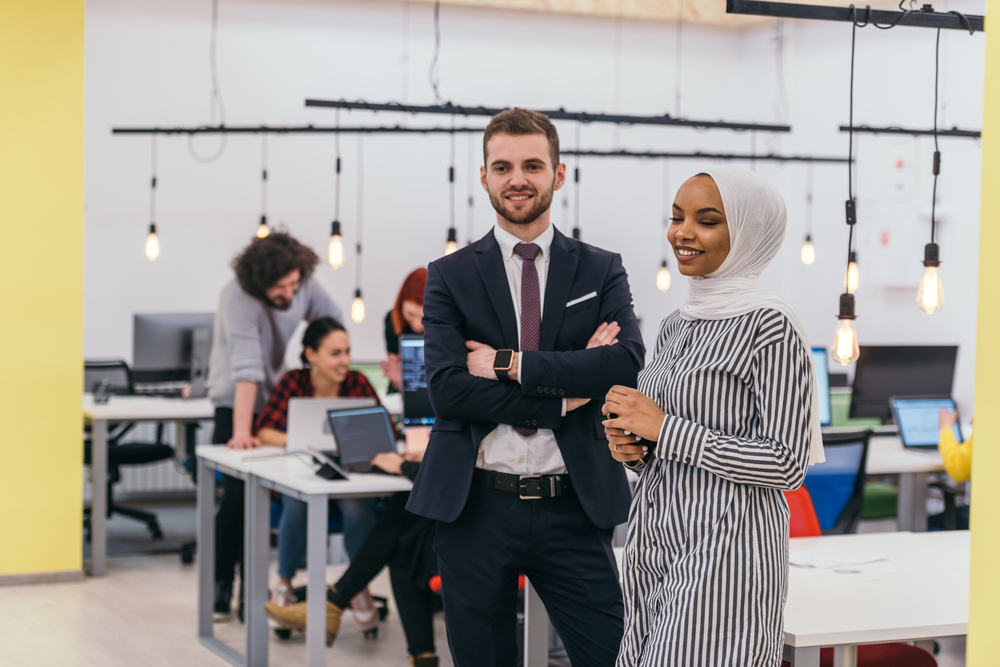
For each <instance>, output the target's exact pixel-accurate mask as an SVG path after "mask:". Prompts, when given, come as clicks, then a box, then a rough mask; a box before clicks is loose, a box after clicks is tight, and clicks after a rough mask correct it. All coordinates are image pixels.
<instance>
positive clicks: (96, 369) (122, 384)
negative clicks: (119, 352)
mask: <svg viewBox="0 0 1000 667" xmlns="http://www.w3.org/2000/svg"><path fill="white" fill-rule="evenodd" d="M105 380H107V382H108V387H107V391H108V393H110V394H131V393H133V392H132V373H131V372H130V371H129V369H128V364H126V363H125V362H124V361H121V360H109V361H84V362H83V390H84V391H85V392H88V391H89V392H93V391H95V390H96V389H97V388H98V387H100V386H101V383H102V382H104V381H105Z"/></svg>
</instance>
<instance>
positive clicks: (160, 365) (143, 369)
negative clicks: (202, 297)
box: [132, 313, 215, 396]
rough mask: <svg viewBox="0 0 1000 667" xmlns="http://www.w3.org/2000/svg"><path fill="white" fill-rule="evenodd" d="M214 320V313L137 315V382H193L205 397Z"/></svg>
mask: <svg viewBox="0 0 1000 667" xmlns="http://www.w3.org/2000/svg"><path fill="white" fill-rule="evenodd" d="M214 323H215V314H214V313H155V314H136V315H134V316H133V338H132V371H133V378H134V379H135V381H137V382H183V381H190V382H191V385H192V390H191V395H192V396H199V395H201V396H204V383H205V380H206V379H207V377H208V357H209V355H210V354H211V352H212V327H213V325H214Z"/></svg>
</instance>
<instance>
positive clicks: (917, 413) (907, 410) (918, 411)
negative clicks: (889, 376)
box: [891, 398, 962, 447]
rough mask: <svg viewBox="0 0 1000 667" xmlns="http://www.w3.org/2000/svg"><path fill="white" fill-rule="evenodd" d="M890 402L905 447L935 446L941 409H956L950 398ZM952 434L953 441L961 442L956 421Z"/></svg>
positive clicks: (904, 399)
mask: <svg viewBox="0 0 1000 667" xmlns="http://www.w3.org/2000/svg"><path fill="white" fill-rule="evenodd" d="M891 402H892V411H893V413H894V414H895V415H896V424H897V425H898V426H899V436H900V438H902V440H903V444H904V445H905V446H907V447H935V446H937V444H938V432H939V428H938V420H939V416H940V412H941V408H945V409H946V410H952V411H954V410H955V409H956V407H955V401H954V400H952V399H950V398H893V399H892V401H891ZM954 432H955V440H956V441H957V442H962V430H961V429H960V428H959V425H958V421H956V422H955V426H954Z"/></svg>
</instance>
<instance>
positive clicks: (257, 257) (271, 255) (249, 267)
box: [233, 232, 319, 301]
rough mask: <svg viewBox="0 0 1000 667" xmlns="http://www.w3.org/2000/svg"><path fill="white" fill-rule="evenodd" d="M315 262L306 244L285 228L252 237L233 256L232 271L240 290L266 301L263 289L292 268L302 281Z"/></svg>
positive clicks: (310, 271) (307, 276) (306, 278)
mask: <svg viewBox="0 0 1000 667" xmlns="http://www.w3.org/2000/svg"><path fill="white" fill-rule="evenodd" d="M318 263H319V257H317V256H316V253H314V252H313V251H312V249H311V248H310V247H309V246H305V245H302V244H301V243H299V242H298V241H296V240H295V239H294V238H293V237H292V235H291V234H289V233H287V232H271V233H270V234H268V235H267V236H265V237H264V238H262V239H254V240H253V243H251V244H250V245H248V246H247V247H246V248H245V249H244V250H243V252H241V253H240V254H239V255H238V256H237V257H236V259H234V260H233V271H234V272H235V273H236V280H237V282H239V284H240V287H242V288H243V291H244V292H246V293H247V294H249V295H250V296H252V297H254V298H257V299H260V300H262V301H267V290H269V289H270V288H272V287H274V285H275V284H276V283H277V282H278V281H279V280H281V279H282V278H284V277H285V276H287V275H288V274H289V273H291V272H292V271H294V270H295V269H298V270H299V275H300V279H301V280H302V282H305V281H306V280H308V278H309V276H311V275H312V273H313V270H314V269H315V268H316V265H317V264H318Z"/></svg>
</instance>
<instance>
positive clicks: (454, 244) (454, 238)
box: [444, 227, 458, 256]
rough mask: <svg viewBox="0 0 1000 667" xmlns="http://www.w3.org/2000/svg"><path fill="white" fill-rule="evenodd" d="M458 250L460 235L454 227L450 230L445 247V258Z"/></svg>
mask: <svg viewBox="0 0 1000 667" xmlns="http://www.w3.org/2000/svg"><path fill="white" fill-rule="evenodd" d="M456 250H458V233H457V232H456V231H455V228H454V227H449V228H448V242H447V243H445V245H444V254H445V256H448V255H450V254H451V253H453V252H455V251H456Z"/></svg>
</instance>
